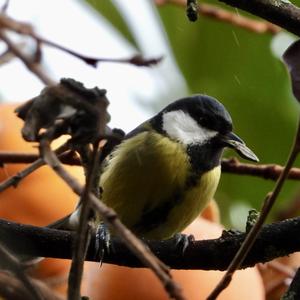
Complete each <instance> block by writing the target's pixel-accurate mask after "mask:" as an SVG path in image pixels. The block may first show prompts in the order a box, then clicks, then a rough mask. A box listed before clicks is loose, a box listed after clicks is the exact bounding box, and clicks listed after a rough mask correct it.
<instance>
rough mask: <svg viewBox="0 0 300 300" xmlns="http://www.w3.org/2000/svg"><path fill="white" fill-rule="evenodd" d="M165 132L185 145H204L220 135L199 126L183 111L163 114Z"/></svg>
mask: <svg viewBox="0 0 300 300" xmlns="http://www.w3.org/2000/svg"><path fill="white" fill-rule="evenodd" d="M163 130H164V131H165V132H166V133H167V134H168V135H169V136H170V137H171V138H172V139H175V140H178V141H180V142H182V143H183V144H186V145H188V144H203V143H205V142H206V141H208V140H209V139H211V138H212V137H214V136H216V135H217V134H218V133H217V132H216V131H214V130H210V129H206V128H204V127H202V126H201V125H199V124H198V123H197V122H196V121H195V120H194V119H193V118H192V117H191V116H190V115H189V114H187V113H185V112H184V111H182V110H176V111H170V112H167V113H164V114H163Z"/></svg>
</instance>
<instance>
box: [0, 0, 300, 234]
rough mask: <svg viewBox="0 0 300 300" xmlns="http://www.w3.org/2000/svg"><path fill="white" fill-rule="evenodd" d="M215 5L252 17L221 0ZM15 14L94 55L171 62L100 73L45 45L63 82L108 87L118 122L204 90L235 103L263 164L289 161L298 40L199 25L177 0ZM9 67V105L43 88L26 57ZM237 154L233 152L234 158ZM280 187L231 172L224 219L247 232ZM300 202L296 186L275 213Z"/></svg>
mask: <svg viewBox="0 0 300 300" xmlns="http://www.w3.org/2000/svg"><path fill="white" fill-rule="evenodd" d="M0 2H1V1H0ZM2 2H3V3H4V1H2ZM175 2H176V1H175ZM177 2H178V1H177ZM206 3H210V4H215V5H218V7H221V8H222V7H223V8H226V10H228V11H231V12H232V13H233V14H236V15H245V16H247V17H249V18H252V19H253V16H250V15H247V14H245V13H244V12H243V11H240V10H236V9H232V8H230V7H228V6H226V7H225V6H222V4H221V3H220V2H218V1H206ZM0 4H1V3H0ZM158 4H160V5H158ZM7 13H8V15H10V16H12V17H14V18H16V19H18V20H22V21H28V22H30V23H31V24H33V26H34V27H35V29H36V30H37V32H39V33H40V34H41V35H42V36H43V37H45V38H47V39H49V40H52V41H54V42H56V43H59V44H61V45H63V46H65V47H67V48H70V49H73V50H75V51H77V52H79V53H82V54H85V55H88V56H92V57H108V58H127V57H131V56H132V55H134V54H136V53H141V54H142V55H143V56H144V57H146V58H153V57H160V56H163V57H164V59H163V62H162V63H161V64H159V65H157V66H153V67H151V68H138V67H134V66H130V65H125V64H111V63H102V64H99V65H98V67H97V68H92V67H90V66H88V65H86V64H84V63H83V62H82V61H80V60H78V59H76V58H74V57H71V56H69V55H67V54H65V53H63V52H61V51H58V50H56V49H53V48H49V47H43V49H44V52H43V67H44V68H45V69H46V70H47V73H48V74H49V75H50V76H51V77H52V78H54V79H55V80H59V78H61V77H73V78H75V79H77V80H80V81H82V82H83V83H84V84H85V85H86V86H88V87H93V86H95V85H97V86H99V87H100V88H105V89H107V91H108V97H109V100H110V107H109V111H110V113H111V116H112V121H111V124H110V125H111V126H114V127H120V128H122V129H124V130H125V131H129V130H131V129H133V128H134V127H135V126H137V125H138V124H139V123H141V122H142V121H143V120H145V119H147V118H149V117H150V116H152V115H153V114H155V113H156V112H157V111H158V110H160V109H161V108H162V107H163V106H165V105H166V104H167V103H169V102H171V101H173V100H175V99H177V98H180V97H182V96H186V95H190V94H194V93H204V94H208V95H211V96H214V97H216V98H217V99H219V100H220V101H221V102H222V103H223V104H224V105H225V106H226V107H227V109H228V110H229V111H230V113H231V115H232V118H233V121H234V127H235V132H236V133H237V134H238V135H239V136H241V137H242V138H243V139H244V140H245V141H246V143H247V145H248V146H249V147H250V148H251V149H253V150H254V151H255V153H256V154H257V156H258V157H259V158H260V162H261V163H263V164H264V163H266V164H273V163H275V164H284V163H285V160H286V158H287V155H288V153H289V149H290V146H291V143H292V138H293V134H294V132H295V127H296V119H297V113H298V105H297V103H296V101H295V100H294V99H293V96H292V94H291V91H290V82H289V78H288V74H287V71H286V69H285V66H284V65H283V63H282V61H281V58H280V57H281V54H282V51H284V49H286V48H287V47H288V45H289V44H290V43H291V42H292V41H293V40H294V39H295V37H293V36H292V35H289V34H288V33H283V32H281V33H278V34H276V35H274V34H271V33H262V34H259V33H255V32H251V31H249V30H246V29H242V28H239V27H237V26H235V25H231V24H228V23H225V22H222V21H219V20H216V19H213V18H209V17H206V16H200V17H199V20H198V21H197V22H195V23H191V22H190V21H188V19H187V17H186V15H185V8H184V7H180V6H177V5H175V4H174V3H172V1H158V0H157V1H156V2H155V1H151V0H136V1H126V0H111V1H97V0H89V1H75V0H65V1H59V0H51V1H50V0H44V1H38V0H27V1H22V0H11V1H10V4H9V7H8V11H7ZM11 37H12V38H13V39H14V40H15V41H16V42H18V43H19V45H20V46H21V47H22V48H23V49H25V50H26V51H27V53H28V54H29V55H30V53H31V52H33V49H34V44H33V42H32V41H31V40H30V39H25V38H24V39H20V37H17V36H11ZM1 47H2V48H1ZM0 50H1V52H3V51H5V47H4V45H2V44H0ZM0 63H1V68H0V83H1V87H0V99H1V102H3V103H6V102H22V101H24V100H28V99H29V98H31V97H33V96H36V95H37V94H38V93H39V92H40V90H41V89H42V87H43V84H42V83H41V82H40V81H39V80H38V79H37V78H36V77H35V76H34V75H33V74H31V73H29V72H28V70H27V69H26V67H24V66H23V64H22V63H21V62H20V61H18V60H17V59H11V60H9V61H8V62H7V61H5V62H4V61H3V60H2V61H0ZM16 74H18V75H17V77H16ZM16 78H17V82H16ZM232 155H234V153H233V152H231V151H228V152H226V156H227V157H231V156H232ZM272 186H273V182H272V181H270V180H265V179H262V178H255V177H249V176H238V175H231V174H223V176H222V179H221V183H220V186H219V188H218V192H217V194H216V200H217V202H218V203H219V205H220V207H221V213H222V222H223V223H224V224H226V225H227V226H234V227H236V228H239V229H242V228H243V227H244V223H245V218H246V215H247V212H248V210H249V209H250V208H256V209H260V207H261V204H262V200H263V199H264V196H265V194H266V193H267V192H268V191H269V190H270V189H271V188H272ZM299 197H300V192H299V188H298V184H297V183H296V182H295V181H289V182H288V183H287V184H286V185H285V187H284V190H283V192H282V193H281V195H280V197H279V199H278V202H277V205H276V207H275V208H274V210H273V214H272V217H273V218H278V215H279V213H280V212H281V211H282V209H285V208H287V207H289V205H290V203H291V202H292V201H295V199H297V198H299ZM295 213H296V212H295Z"/></svg>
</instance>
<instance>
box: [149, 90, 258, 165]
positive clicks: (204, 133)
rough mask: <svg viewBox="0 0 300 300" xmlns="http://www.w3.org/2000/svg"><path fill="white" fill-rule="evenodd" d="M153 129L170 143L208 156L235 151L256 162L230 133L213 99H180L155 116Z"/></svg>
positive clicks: (225, 115) (228, 121)
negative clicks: (181, 144)
mask: <svg viewBox="0 0 300 300" xmlns="http://www.w3.org/2000/svg"><path fill="white" fill-rule="evenodd" d="M150 123H151V125H152V127H153V128H154V129H155V130H157V131H158V132H161V133H163V134H165V135H167V136H168V137H170V138H171V139H173V140H176V141H178V142H180V143H183V144H186V145H188V146H191V145H194V146H197V147H200V146H201V148H202V150H203V149H204V150H205V149H207V151H209V152H213V151H217V150H220V149H223V148H224V147H230V148H234V149H235V150H236V151H237V152H238V153H239V154H240V155H241V156H242V157H244V158H246V159H249V160H253V161H258V158H257V157H256V156H255V154H254V153H253V152H252V151H251V150H250V149H249V148H248V147H246V145H245V143H244V142H243V141H242V140H241V139H240V138H239V137H238V136H237V135H235V134H234V133H233V132H232V120H231V117H230V115H229V113H228V111H227V110H226V108H225V107H224V106H223V105H222V104H221V103H220V102H219V101H218V100H216V99H214V98H212V97H210V96H206V95H194V96H191V97H187V98H183V99H179V100H177V101H175V102H173V103H171V104H169V105H168V106H166V107H165V108H164V109H163V110H162V111H161V112H159V113H158V114H157V115H156V116H154V117H153V118H152V119H151V120H150Z"/></svg>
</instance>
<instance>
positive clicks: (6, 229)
mask: <svg viewBox="0 0 300 300" xmlns="http://www.w3.org/2000/svg"><path fill="white" fill-rule="evenodd" d="M299 231H300V217H297V218H293V219H288V220H284V221H281V222H276V223H272V224H268V225H264V226H263V228H262V231H261V232H260V234H259V235H258V238H257V240H256V241H255V243H254V245H253V248H252V249H251V251H250V252H249V253H248V254H247V257H246V259H245V260H244V262H243V263H242V264H241V266H240V268H241V269H244V268H247V267H253V266H254V265H255V264H257V263H260V262H261V263H265V262H268V261H271V260H273V259H275V258H277V257H282V256H286V255H289V254H291V253H294V252H297V251H300V235H299ZM0 235H1V238H2V240H3V243H4V244H5V245H7V247H8V248H9V249H10V250H11V251H13V252H14V253H16V254H18V255H30V256H42V257H54V258H64V259H71V257H72V245H74V239H75V232H70V231H63V230H56V229H50V228H46V227H36V226H32V225H23V224H17V223H14V222H11V221H7V220H1V219H0ZM245 236H246V234H245V233H231V232H227V231H225V232H224V233H223V234H222V236H221V237H220V238H217V239H209V240H202V241H191V242H190V243H189V245H188V246H187V248H186V250H185V252H184V253H183V252H182V248H181V247H177V246H176V245H175V244H174V240H164V241H145V242H146V243H147V245H148V246H149V247H150V249H151V250H152V251H153V253H155V254H156V255H157V257H158V258H160V259H161V260H162V261H163V262H164V263H166V264H167V265H168V266H170V267H171V268H172V269H182V270H183V269H188V270H200V269H201V270H221V271H223V270H226V268H227V267H228V265H229V264H230V262H231V260H232V258H233V256H234V254H235V253H236V251H237V250H238V249H239V247H240V245H241V243H242V242H243V240H244V239H245ZM95 242H96V241H95V236H92V239H91V243H90V245H89V249H88V251H87V256H86V260H88V261H96V262H97V261H99V257H97V255H96V254H97V253H95V249H96V248H95ZM103 262H104V263H110V264H115V265H120V266H127V267H134V268H143V267H145V264H144V263H143V262H141V260H140V259H139V258H137V257H136V255H135V254H133V253H132V251H131V250H130V249H129V248H128V244H127V242H124V241H123V240H122V239H120V238H115V237H112V239H111V246H110V251H109V252H108V253H106V254H105V255H104V257H103Z"/></svg>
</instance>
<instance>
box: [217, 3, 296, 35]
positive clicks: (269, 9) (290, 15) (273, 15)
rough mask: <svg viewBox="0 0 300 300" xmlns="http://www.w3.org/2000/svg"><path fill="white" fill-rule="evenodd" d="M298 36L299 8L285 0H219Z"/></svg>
mask: <svg viewBox="0 0 300 300" xmlns="http://www.w3.org/2000/svg"><path fill="white" fill-rule="evenodd" d="M219 1H220V2H224V3H226V4H228V5H230V6H233V7H236V8H240V9H242V10H244V11H246V12H249V13H251V14H253V15H255V16H258V17H261V18H263V19H265V20H267V21H269V22H271V23H273V24H276V25H277V26H280V27H281V28H284V29H286V30H287V31H289V32H291V33H294V34H296V35H298V36H300V8H298V7H297V6H295V5H294V4H292V3H291V2H290V1H285V0H252V1H249V0H219Z"/></svg>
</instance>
